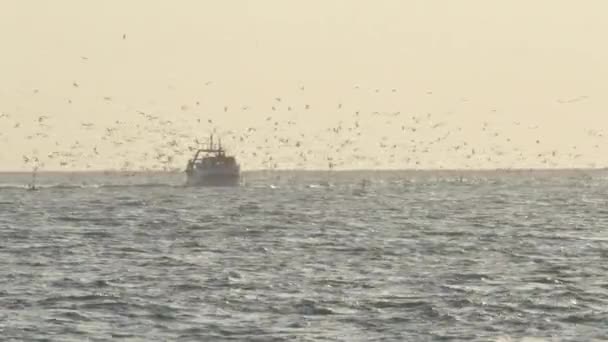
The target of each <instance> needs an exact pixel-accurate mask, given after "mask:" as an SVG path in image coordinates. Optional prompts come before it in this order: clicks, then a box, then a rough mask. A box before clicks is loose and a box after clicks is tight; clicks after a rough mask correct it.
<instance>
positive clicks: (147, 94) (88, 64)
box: [0, 0, 608, 170]
mask: <svg viewBox="0 0 608 342" xmlns="http://www.w3.org/2000/svg"><path fill="white" fill-rule="evenodd" d="M606 13H608V2H606V1H602V0H587V1H562V0H536V1H523V0H513V1H488V0H461V1H443V0H442V1H439V0H419V1H415V0H410V1H403V0H394V1H389V0H379V1H369V0H342V1H337V0H323V1H321V0H307V1H289V0H263V1H260V0H257V1H253V0H250V1H246V0H242V1H238V0H227V1H203V0H181V1H153V0H145V1H144V0H130V1H117V0H104V1H82V0H55V1H33V0H5V1H2V3H1V4H0V44H1V49H0V146H2V148H1V149H0V169H1V170H29V169H31V168H32V167H33V166H34V165H39V166H40V167H41V168H42V169H48V170H83V169H96V170H99V169H129V170H131V169H133V170H139V169H173V168H183V167H184V166H185V163H186V160H187V159H188V158H189V157H191V154H192V151H191V150H192V149H194V148H196V147H198V146H197V144H198V143H197V142H195V141H194V139H195V138H196V139H199V142H203V141H204V140H205V139H206V137H207V136H208V135H209V134H210V133H211V132H213V131H215V132H216V134H217V135H218V136H222V137H223V139H224V144H225V145H226V146H227V147H228V148H229V149H230V152H231V153H234V154H236V155H237V157H238V159H239V161H240V162H241V163H242V164H243V167H244V168H245V169H260V168H327V167H328V164H329V163H330V162H331V163H332V164H334V165H336V168H343V169H358V168H366V169H369V168H391V169H409V168H471V169H478V168H531V167H533V168H569V167H585V168H586V167H603V166H608V145H607V144H606V135H607V134H608V131H606V128H607V127H608V111H607V109H608V106H607V105H606V102H605V99H606V96H605V93H606V91H607V89H608V88H607V83H608V45H606V43H605V40H606V38H605V35H606V32H608V21H607V20H606ZM357 112H358V114H357ZM117 121H118V122H117ZM36 160H38V161H37V162H36Z"/></svg>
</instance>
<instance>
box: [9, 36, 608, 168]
mask: <svg viewBox="0 0 608 342" xmlns="http://www.w3.org/2000/svg"><path fill="white" fill-rule="evenodd" d="M126 38H127V36H126V35H123V36H122V39H126ZM81 59H82V60H83V61H84V62H86V61H87V60H88V58H87V57H85V56H83V57H81ZM213 84H214V83H213V82H211V81H208V82H206V83H204V85H205V86H207V87H211V86H213ZM71 86H72V87H73V88H80V87H81V84H80V83H79V82H76V81H74V82H72V84H71ZM361 88H362V87H360V86H354V87H353V89H354V90H355V91H360V89H361ZM306 90H307V88H306V87H304V86H302V85H299V86H298V88H296V89H295V91H299V92H301V93H304V92H305V91H306ZM370 91H371V93H372V94H373V93H380V92H383V93H384V92H388V93H389V94H391V93H392V94H397V93H398V89H395V88H391V89H387V90H385V89H371V90H370ZM33 93H34V95H35V94H39V93H40V90H39V89H34V90H33ZM433 94H434V93H433V92H431V91H427V92H425V93H424V94H423V96H433ZM585 99H586V97H577V98H574V99H571V100H559V101H558V102H560V103H573V102H579V101H584V100H585ZM100 101H102V102H103V103H105V104H106V105H110V104H115V103H116V101H115V99H114V98H113V97H112V96H101V97H100ZM461 101H462V102H466V101H469V100H468V99H461ZM72 103H73V101H72V99H68V104H70V105H71V104H72ZM119 105H122V106H123V107H122V108H125V106H126V107H127V108H128V107H129V106H128V105H125V104H119ZM334 106H335V107H333V108H331V106H329V107H328V106H327V105H326V106H325V107H323V108H318V109H316V110H315V106H314V105H313V104H310V103H305V102H302V101H299V102H298V103H289V102H288V101H287V100H286V99H285V98H283V97H280V96H276V97H275V98H273V99H268V100H267V101H266V106H265V107H264V108H259V107H258V108H256V107H254V106H252V105H234V104H225V105H223V106H222V107H220V108H203V106H201V102H200V101H196V100H195V101H192V103H189V104H179V105H175V111H174V113H160V112H158V111H156V112H155V111H154V110H153V109H151V110H145V109H144V110H142V109H127V110H122V113H120V114H121V118H122V119H120V120H114V121H113V122H112V123H108V122H105V123H102V122H101V121H100V122H90V121H81V122H79V123H78V127H77V128H76V129H77V130H78V131H80V132H79V133H77V132H74V133H73V134H72V135H73V136H75V137H86V139H80V140H79V139H73V140H70V141H66V137H63V136H56V135H54V133H53V132H54V128H56V127H57V125H65V124H66V123H65V122H60V121H59V120H60V119H58V118H56V117H54V116H53V115H50V114H45V115H38V116H36V117H35V118H34V119H33V120H31V119H30V120H26V121H24V120H23V118H20V117H19V116H20V115H18V114H9V113H8V112H3V111H2V109H1V108H0V127H3V131H2V132H0V138H2V137H3V134H4V135H6V132H7V130H8V129H14V130H21V131H28V130H26V128H29V132H30V133H31V134H28V135H25V136H23V135H19V134H17V136H21V137H22V138H23V139H25V140H29V141H30V142H31V144H30V145H32V146H34V148H32V151H31V152H30V153H27V154H26V155H23V157H22V159H23V164H24V167H25V168H29V169H35V170H37V169H42V168H49V169H56V168H57V167H58V168H60V169H61V168H64V169H71V170H73V169H78V168H81V169H82V168H84V169H98V168H100V167H99V165H107V163H108V161H112V163H113V164H112V165H113V166H112V168H114V169H120V170H165V171H174V170H181V169H183V167H184V165H185V163H186V160H187V159H189V158H190V157H191V156H192V154H193V153H194V151H196V150H197V149H199V148H201V147H203V146H204V145H205V144H206V141H204V140H200V139H201V138H203V136H205V137H206V136H207V135H208V134H209V133H215V134H216V135H218V136H220V137H222V139H223V141H224V145H227V146H228V147H229V148H231V149H230V150H229V151H230V152H231V153H233V154H235V155H236V156H237V158H238V159H239V160H240V161H241V163H242V164H244V166H245V168H265V169H279V168H287V169H302V168H303V169H306V168H316V169H319V168H328V169H335V168H378V167H380V168H382V167H387V166H388V167H390V168H402V169H407V168H429V167H431V168H443V167H444V166H445V167H449V166H446V165H448V164H447V160H448V159H450V158H451V159H457V160H460V161H464V162H461V165H462V166H463V167H465V168H466V167H471V168H474V167H479V166H481V165H500V166H501V167H502V168H504V167H507V168H508V167H518V165H521V164H525V162H526V161H529V160H530V159H534V160H535V161H536V162H538V165H541V166H542V165H544V166H547V167H555V166H557V165H558V164H559V162H558V159H559V158H563V157H564V156H565V157H567V159H568V160H576V159H577V158H580V157H581V156H582V154H581V153H580V152H578V151H577V146H571V148H570V150H559V151H558V150H557V149H556V148H551V147H549V146H544V145H543V141H542V140H543V138H542V136H538V137H537V138H535V139H534V140H533V141H525V142H523V143H522V144H519V145H518V144H516V142H517V140H518V138H517V137H509V136H506V135H505V133H504V132H505V127H504V125H503V126H498V125H495V124H492V123H490V122H487V121H486V122H482V123H480V126H479V127H477V128H473V129H471V128H470V127H469V128H468V129H465V128H463V127H460V125H459V124H458V122H454V121H453V120H452V121H451V122H450V121H449V120H447V119H448V118H446V115H437V114H432V113H424V114H408V113H406V112H405V111H398V110H393V111H364V110H361V109H357V108H356V105H348V104H344V103H335V104H334ZM116 108H117V107H116V106H114V107H111V106H108V107H107V110H108V111H114V110H117V109H116ZM489 112H494V113H495V112H496V110H489ZM211 113H214V114H211ZM324 113H326V114H325V115H324ZM245 116H247V117H254V118H259V120H250V121H251V122H252V124H251V125H245V126H243V125H236V126H234V123H239V121H241V120H239V118H240V117H245ZM226 117H232V119H231V120H225V119H226ZM453 117H454V116H452V118H453ZM319 118H323V120H324V121H325V123H327V122H330V123H329V124H327V125H326V126H324V123H323V122H321V121H319ZM328 118H329V119H328ZM222 121H231V122H224V123H222ZM231 123H232V124H233V126H229V124H231ZM72 124H74V123H72ZM511 126H512V127H511V128H515V129H516V130H517V129H527V130H535V129H537V128H538V126H529V125H527V126H526V125H525V124H523V123H522V122H517V121H512V122H511ZM524 126H525V127H524ZM588 134H589V135H591V136H593V137H595V138H598V139H599V138H603V132H601V131H598V130H590V131H589V132H588ZM471 135H475V136H476V137H477V139H473V140H475V141H471V139H469V137H470V136H471ZM68 140H69V139H68ZM480 142H481V143H480ZM594 147H595V148H599V141H598V142H597V143H596V144H595V146H594ZM505 161H506V164H508V165H506V164H505ZM444 163H446V164H444ZM102 168H103V166H102Z"/></svg>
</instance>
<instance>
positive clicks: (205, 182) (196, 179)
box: [186, 174, 241, 186]
mask: <svg viewBox="0 0 608 342" xmlns="http://www.w3.org/2000/svg"><path fill="white" fill-rule="evenodd" d="M240 184H241V177H240V176H239V175H222V174H210V175H195V174H193V175H189V176H188V179H187V180H186V185H187V186H239V185H240Z"/></svg>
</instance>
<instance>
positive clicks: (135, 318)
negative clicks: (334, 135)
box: [0, 170, 608, 342]
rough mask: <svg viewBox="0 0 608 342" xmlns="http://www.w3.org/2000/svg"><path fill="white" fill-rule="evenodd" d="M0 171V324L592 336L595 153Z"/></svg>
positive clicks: (222, 335) (600, 197)
mask: <svg viewBox="0 0 608 342" xmlns="http://www.w3.org/2000/svg"><path fill="white" fill-rule="evenodd" d="M184 181H185V179H184V174H183V173H170V172H168V173H162V172H158V173H152V172H148V173H137V172H134V173H131V172H88V173H86V172H81V173H77V172H75V173H67V172H63V173H40V174H37V175H36V180H35V182H36V183H35V185H36V190H33V191H32V190H28V184H30V183H31V182H32V175H31V174H28V173H3V174H0V340H1V341H110V340H112V341H114V340H115V341H496V342H506V341H607V340H608V231H607V229H608V200H607V199H608V171H606V170H554V171H549V170H546V171H538V170H537V171H534V170H516V171H513V170H511V171H509V170H497V171H334V172H325V171H321V172H306V171H280V172H279V171H257V172H246V173H245V174H244V175H243V184H242V185H241V186H240V187H228V188H202V187H185V186H184Z"/></svg>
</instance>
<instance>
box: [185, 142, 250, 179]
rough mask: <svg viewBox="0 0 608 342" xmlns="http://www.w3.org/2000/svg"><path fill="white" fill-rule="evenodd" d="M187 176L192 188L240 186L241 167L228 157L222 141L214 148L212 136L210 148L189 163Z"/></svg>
mask: <svg viewBox="0 0 608 342" xmlns="http://www.w3.org/2000/svg"><path fill="white" fill-rule="evenodd" d="M186 175H187V181H186V184H187V185H191V186H238V185H239V183H240V179H241V167H240V165H239V164H238V163H237V161H236V158H235V157H233V156H229V155H226V151H225V150H224V149H223V148H222V141H221V140H219V143H218V146H217V147H216V146H214V144H213V135H211V137H210V138H209V146H208V148H205V149H200V150H198V151H196V154H195V155H194V157H193V158H192V159H190V160H189V161H188V165H187V167H186Z"/></svg>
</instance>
